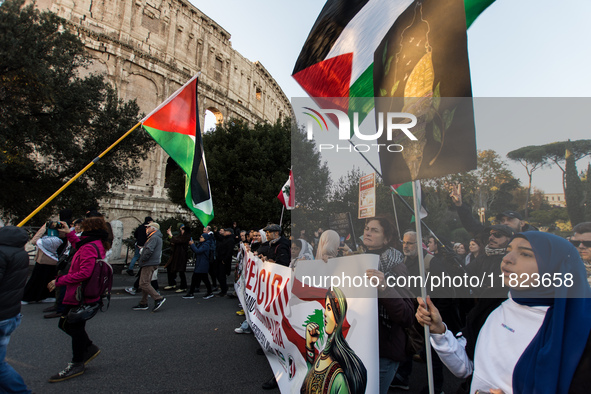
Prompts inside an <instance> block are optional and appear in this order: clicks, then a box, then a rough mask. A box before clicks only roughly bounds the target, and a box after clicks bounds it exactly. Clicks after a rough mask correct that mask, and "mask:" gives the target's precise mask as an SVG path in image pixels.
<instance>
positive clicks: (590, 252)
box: [570, 222, 591, 285]
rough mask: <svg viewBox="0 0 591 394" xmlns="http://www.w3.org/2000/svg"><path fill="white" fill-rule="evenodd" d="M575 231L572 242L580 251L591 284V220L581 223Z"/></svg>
mask: <svg viewBox="0 0 591 394" xmlns="http://www.w3.org/2000/svg"><path fill="white" fill-rule="evenodd" d="M573 231H574V233H575V234H574V235H573V236H572V237H571V238H570V242H571V243H572V244H573V245H574V246H575V248H577V250H578V251H579V255H580V256H581V260H583V263H584V264H585V270H586V271H587V280H588V281H589V284H590V285H591V222H583V223H579V224H577V225H576V226H575V227H574V228H573Z"/></svg>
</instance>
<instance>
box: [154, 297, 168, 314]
mask: <svg viewBox="0 0 591 394" xmlns="http://www.w3.org/2000/svg"><path fill="white" fill-rule="evenodd" d="M165 302H166V298H161V299H159V300H156V301H154V309H152V312H156V311H157V310H158V309H160V307H161V306H162V304H164V303H165Z"/></svg>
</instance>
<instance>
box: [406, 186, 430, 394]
mask: <svg viewBox="0 0 591 394" xmlns="http://www.w3.org/2000/svg"><path fill="white" fill-rule="evenodd" d="M412 186H413V187H412V199H413V202H414V208H415V226H416V232H417V251H418V254H417V255H418V258H419V271H420V274H421V278H422V286H421V297H422V298H423V300H425V304H426V303H427V287H426V286H427V284H426V283H425V259H424V256H423V248H422V241H423V234H422V231H421V216H420V215H421V212H420V211H421V207H420V205H419V196H418V194H419V193H420V192H419V189H420V187H421V185H420V184H419V181H412ZM417 218H419V220H417ZM419 242H420V245H421V247H420V248H418V246H419ZM424 329H425V351H426V353H427V360H426V361H427V378H428V382H429V393H430V394H434V392H435V390H434V386H433V361H432V359H431V341H430V340H429V334H430V332H429V326H427V325H425V326H424Z"/></svg>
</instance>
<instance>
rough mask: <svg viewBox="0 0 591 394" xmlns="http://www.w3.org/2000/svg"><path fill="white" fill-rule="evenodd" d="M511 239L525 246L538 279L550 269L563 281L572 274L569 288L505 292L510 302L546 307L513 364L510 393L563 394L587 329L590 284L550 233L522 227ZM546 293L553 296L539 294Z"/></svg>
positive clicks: (571, 250) (571, 251)
mask: <svg viewBox="0 0 591 394" xmlns="http://www.w3.org/2000/svg"><path fill="white" fill-rule="evenodd" d="M517 237H521V238H525V239H526V240H527V241H529V243H530V244H531V246H532V249H533V251H534V255H535V257H536V261H537V263H538V271H539V274H540V277H542V275H543V274H549V275H550V277H551V278H552V280H554V273H557V274H558V273H559V274H560V277H561V279H562V280H563V281H564V279H565V275H566V274H572V286H565V285H564V284H563V285H562V286H560V287H550V288H547V287H545V288H540V289H539V290H525V291H523V290H513V289H512V290H511V296H512V297H514V298H515V300H516V302H519V303H522V304H526V305H536V304H537V305H550V307H549V308H548V311H547V312H546V317H545V318H544V322H543V323H542V326H541V327H540V330H539V331H538V333H537V334H536V336H535V337H534V339H533V340H532V341H531V343H530V344H529V345H528V347H527V348H526V349H525V351H524V352H523V354H522V355H521V357H520V358H519V361H518V362H517V364H516V365H515V369H514V370H513V391H514V392H515V393H565V394H566V393H568V390H569V387H570V383H571V381H572V378H573V376H574V374H575V369H576V368H577V365H578V364H579V361H580V359H581V356H582V355H583V350H584V349H585V344H586V343H587V340H588V338H589V333H590V332H591V288H590V287H589V283H588V282H587V274H586V272H585V266H584V264H583V261H582V260H581V258H580V256H579V252H578V251H577V249H576V248H575V247H574V246H573V245H572V244H571V243H570V242H568V241H567V240H565V239H563V238H560V237H558V236H556V235H553V234H548V233H543V232H539V231H527V232H524V233H521V234H519V235H517ZM557 276H558V275H557ZM568 284H569V285H570V283H568ZM549 290H550V291H549ZM548 293H550V296H551V297H553V298H544V297H548V295H549V294H548ZM524 297H525V298H524Z"/></svg>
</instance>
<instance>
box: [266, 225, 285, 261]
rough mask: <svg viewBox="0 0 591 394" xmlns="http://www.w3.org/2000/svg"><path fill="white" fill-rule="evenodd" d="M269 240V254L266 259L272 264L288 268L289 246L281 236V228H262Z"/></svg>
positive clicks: (278, 226) (269, 226) (275, 226)
mask: <svg viewBox="0 0 591 394" xmlns="http://www.w3.org/2000/svg"><path fill="white" fill-rule="evenodd" d="M264 230H265V233H266V234H267V239H268V240H269V252H268V254H267V259H268V260H269V261H271V262H273V263H277V264H279V265H283V266H285V267H288V266H289V262H290V257H291V252H290V250H289V248H290V247H291V244H290V242H289V240H288V239H287V238H285V237H284V236H282V235H281V232H282V230H281V226H280V225H278V224H270V225H268V226H267V227H265V228H264Z"/></svg>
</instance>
